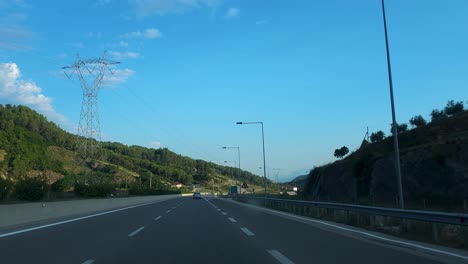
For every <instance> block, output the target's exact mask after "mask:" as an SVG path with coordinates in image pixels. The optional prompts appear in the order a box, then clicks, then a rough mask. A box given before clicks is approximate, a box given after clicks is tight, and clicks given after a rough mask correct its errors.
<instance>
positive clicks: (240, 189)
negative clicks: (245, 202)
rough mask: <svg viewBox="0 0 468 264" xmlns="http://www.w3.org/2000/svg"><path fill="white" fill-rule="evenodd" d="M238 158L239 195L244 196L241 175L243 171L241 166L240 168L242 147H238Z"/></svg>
mask: <svg viewBox="0 0 468 264" xmlns="http://www.w3.org/2000/svg"><path fill="white" fill-rule="evenodd" d="M237 158H238V160H239V163H238V164H239V175H238V176H237V179H238V181H239V192H240V193H239V194H242V182H241V174H242V171H241V166H240V147H237Z"/></svg>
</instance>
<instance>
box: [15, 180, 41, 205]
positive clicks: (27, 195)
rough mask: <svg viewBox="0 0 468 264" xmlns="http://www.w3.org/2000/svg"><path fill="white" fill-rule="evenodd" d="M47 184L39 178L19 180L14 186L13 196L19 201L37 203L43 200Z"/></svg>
mask: <svg viewBox="0 0 468 264" xmlns="http://www.w3.org/2000/svg"><path fill="white" fill-rule="evenodd" d="M46 192H47V183H46V182H45V181H44V180H43V179H39V178H26V179H21V180H19V181H18V182H17V183H16V184H15V194H16V197H17V198H18V199H20V200H27V201H37V200H41V199H42V198H44V195H45V194H46Z"/></svg>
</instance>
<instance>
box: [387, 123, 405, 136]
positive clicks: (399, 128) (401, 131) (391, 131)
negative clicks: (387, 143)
mask: <svg viewBox="0 0 468 264" xmlns="http://www.w3.org/2000/svg"><path fill="white" fill-rule="evenodd" d="M390 127H391V129H390V133H391V134H393V126H392V124H390ZM406 131H408V125H407V124H405V123H403V124H401V125H400V124H397V133H398V134H400V133H403V132H406Z"/></svg>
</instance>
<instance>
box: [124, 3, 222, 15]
mask: <svg viewBox="0 0 468 264" xmlns="http://www.w3.org/2000/svg"><path fill="white" fill-rule="evenodd" d="M221 1H222V0H129V2H130V3H131V4H132V5H133V7H134V9H135V12H136V15H137V16H138V17H146V16H153V15H158V16H163V15H166V14H183V13H185V12H186V11H189V10H192V9H195V8H203V7H208V8H214V7H216V6H217V5H218V4H219V3H220V2H221Z"/></svg>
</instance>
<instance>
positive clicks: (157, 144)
mask: <svg viewBox="0 0 468 264" xmlns="http://www.w3.org/2000/svg"><path fill="white" fill-rule="evenodd" d="M149 145H150V146H151V147H153V148H160V147H161V142H159V141H151V142H150V143H149Z"/></svg>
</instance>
